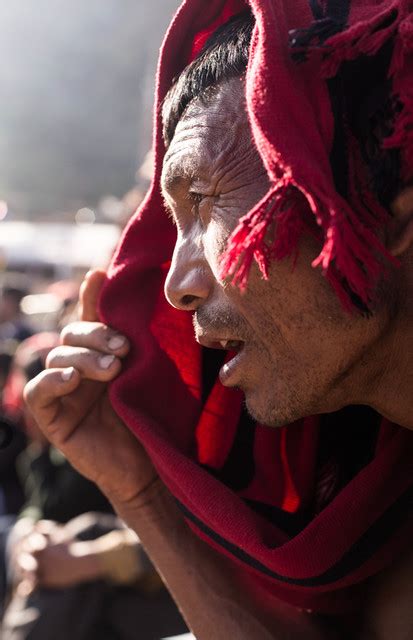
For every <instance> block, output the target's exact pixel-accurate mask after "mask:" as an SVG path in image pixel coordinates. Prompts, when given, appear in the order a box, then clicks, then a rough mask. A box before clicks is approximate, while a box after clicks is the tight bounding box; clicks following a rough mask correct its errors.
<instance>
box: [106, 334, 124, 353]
mask: <svg viewBox="0 0 413 640" xmlns="http://www.w3.org/2000/svg"><path fill="white" fill-rule="evenodd" d="M125 342H126V340H125V338H124V337H123V336H112V338H110V340H108V347H109V349H113V351H116V349H120V348H121V347H123V345H124V344H125Z"/></svg>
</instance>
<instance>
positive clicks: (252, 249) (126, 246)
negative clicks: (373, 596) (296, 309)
mask: <svg viewBox="0 0 413 640" xmlns="http://www.w3.org/2000/svg"><path fill="white" fill-rule="evenodd" d="M249 4H250V5H251V8H252V10H253V12H254V14H255V17H256V21H257V27H256V30H255V35H254V37H253V44H252V53H251V60H250V65H249V70H248V76H247V100H248V108H249V112H250V117H251V121H252V125H253V132H254V137H255V140H256V143H257V146H258V148H259V151H260V153H261V155H262V157H263V160H264V163H265V165H266V167H267V170H268V173H269V176H270V178H271V181H272V187H271V190H270V192H269V193H268V194H267V197H266V198H265V199H264V200H265V202H262V203H260V205H259V206H257V207H256V208H255V209H254V210H253V212H250V213H249V214H248V215H247V216H246V217H245V219H244V220H243V221H242V222H241V225H240V227H239V228H238V230H236V232H235V234H234V236H233V238H232V244H231V246H230V248H229V251H228V253H227V260H226V263H225V265H224V267H225V268H226V269H227V270H229V271H231V272H232V273H234V275H235V276H237V277H238V279H239V280H240V282H241V284H244V285H245V282H246V278H247V275H248V265H249V263H250V262H251V260H252V259H254V258H255V259H256V260H257V261H258V263H259V265H260V268H261V269H262V271H263V273H264V274H266V273H267V270H268V267H269V262H270V260H272V259H274V258H275V259H280V258H282V257H283V256H284V255H286V254H287V253H289V252H291V251H292V250H293V249H294V246H295V241H296V239H297V234H298V233H299V232H300V228H301V224H302V201H303V200H305V202H306V203H307V205H306V206H307V208H308V210H309V211H310V212H312V213H313V214H314V216H315V218H316V222H317V225H318V227H319V232H320V238H321V241H322V242H321V244H322V246H323V248H322V251H321V253H320V258H319V260H318V263H320V264H321V265H322V266H323V268H324V271H325V273H326V275H327V277H328V278H329V279H330V281H331V282H332V284H333V286H335V288H336V290H337V292H338V294H339V295H340V298H341V300H342V302H343V303H344V304H346V305H347V306H349V305H350V302H349V291H352V292H353V293H354V294H356V295H357V296H358V298H359V299H360V300H362V301H363V302H368V301H369V299H370V298H371V292H372V291H373V289H374V284H375V282H376V278H377V276H378V274H379V273H380V272H381V270H382V269H384V268H385V263H386V260H387V259H388V256H386V253H385V251H384V249H383V247H381V245H380V242H379V241H378V240H377V236H376V231H377V229H378V228H379V227H380V225H382V224H384V223H385V222H386V219H387V213H386V212H385V211H384V210H383V209H382V208H381V207H380V206H379V205H378V203H377V202H375V201H374V202H373V199H372V198H371V194H368V193H367V191H366V188H365V185H360V184H357V182H356V181H357V179H358V178H357V176H359V175H360V172H359V171H353V173H352V172H351V171H350V173H349V176H350V186H352V190H351V189H350V191H349V196H348V198H347V199H345V198H344V197H343V196H342V195H339V194H338V193H337V191H336V189H335V186H334V178H333V170H332V167H331V164H330V161H331V157H330V151H331V146H332V144H333V137H334V118H333V113H332V109H331V104H330V98H329V93H328V88H327V84H326V81H325V80H324V78H325V77H327V76H329V77H332V76H334V75H335V74H336V73H337V70H338V69H339V67H340V65H341V63H342V62H343V61H345V60H351V59H353V58H356V57H357V56H360V55H361V54H367V55H369V56H370V55H375V54H376V53H377V52H378V51H379V49H380V48H381V47H382V46H383V44H385V43H387V42H390V43H392V58H391V65H390V74H391V76H390V77H391V83H392V90H393V91H394V93H395V95H397V97H398V99H399V101H400V102H399V105H400V108H399V109H398V111H397V119H396V120H395V122H394V131H393V135H392V137H391V138H389V139H388V140H387V141H386V144H387V145H388V146H391V145H393V146H397V147H400V148H401V150H402V161H403V171H404V176H405V179H406V181H407V180H410V179H411V178H412V177H413V175H412V171H413V158H412V155H413V152H412V149H413V127H412V121H413V115H412V114H413V109H412V105H413V98H412V86H411V84H412V83H409V82H407V81H406V78H407V77H408V72H409V70H411V69H412V67H411V60H412V44H413V37H412V33H413V30H412V24H413V23H412V10H413V8H412V7H413V3H412V2H411V1H410V2H408V1H403V0H399V1H397V0H394V1H391V0H382V1H381V2H380V1H377V0H364V1H362V0H358V1H355V0H353V1H350V0H340V1H338V2H337V1H333V0H325V1H324V2H320V3H317V2H315V1H312V2H310V3H308V2H307V0H295V1H294V2H289V1H288V0H283V1H282V0H250V3H249ZM243 8H245V3H244V2H242V1H241V0H227V1H225V0H209V1H208V2H204V0H186V1H185V2H184V3H183V5H182V7H181V9H180V10H179V12H178V14H177V15H176V16H175V18H174V20H173V22H172V24H171V27H170V29H169V31H168V34H167V36H166V39H165V42H164V45H163V49H162V53H161V59H160V64H159V70H158V78H157V97H156V113H159V105H160V102H161V101H162V99H163V97H164V95H165V93H166V91H167V90H168V88H169V86H170V84H171V81H172V78H173V77H174V76H175V75H176V74H177V73H178V72H179V71H180V70H181V69H182V68H183V67H184V66H185V65H186V64H187V62H188V61H189V60H190V59H191V58H192V57H193V56H194V55H195V54H196V52H197V51H199V49H200V47H202V45H203V43H204V42H205V40H206V38H207V37H208V35H209V33H211V31H213V30H214V29H215V28H216V26H218V25H219V24H220V23H221V22H222V21H224V20H226V19H227V18H228V17H229V16H230V15H232V14H233V13H236V12H238V11H240V10H242V9H243ZM280 95H282V96H283V98H284V97H285V99H283V100H280V99H279V96H280ZM286 131H288V136H286V135H285V132H286ZM154 144H155V155H156V162H155V177H154V181H153V185H152V187H151V190H150V192H149V194H148V196H147V198H146V200H145V202H144V204H143V206H142V207H141V209H140V211H139V212H138V214H137V215H136V216H135V217H134V218H133V220H132V221H131V223H130V224H129V227H128V228H127V230H126V232H125V234H124V236H123V240H122V242H121V245H120V247H119V249H118V251H117V254H116V256H115V258H114V261H113V264H112V266H111V269H110V272H109V278H108V282H107V284H106V287H105V289H104V292H103V296H102V300H101V311H102V318H103V320H104V321H106V322H107V323H109V324H110V325H112V326H113V327H116V328H117V329H118V330H119V331H121V332H123V333H124V334H125V335H127V336H128V337H129V339H130V341H131V343H132V345H133V348H132V352H131V354H130V356H129V358H128V360H127V363H126V366H125V369H124V371H123V373H122V374H121V375H120V376H119V378H118V379H117V380H116V381H115V382H114V383H113V384H112V388H111V397H112V401H113V404H114V407H115V409H116V410H117V412H118V413H119V415H120V416H121V417H122V419H123V420H124V421H125V422H126V424H127V425H128V426H129V427H130V429H131V430H132V431H133V432H134V433H135V434H136V436H137V437H138V438H139V439H140V440H141V441H142V442H143V443H144V445H145V447H146V449H147V450H148V452H149V454H150V456H151V457H152V459H153V461H154V463H155V465H156V467H157V469H158V470H159V473H160V475H161V477H162V478H163V480H164V481H165V483H166V484H167V486H168V487H169V489H170V490H171V492H172V493H173V495H174V496H175V497H176V499H177V502H178V504H179V506H180V507H181V509H182V512H183V513H184V515H185V517H186V519H187V521H188V522H189V524H190V525H191V527H193V529H194V531H196V533H198V534H199V535H200V536H201V537H202V538H203V539H205V540H206V541H207V542H208V543H209V544H211V545H212V546H214V547H215V548H216V549H218V550H219V551H220V552H222V553H224V554H225V555H227V556H228V557H230V558H232V559H233V561H234V563H235V566H236V567H237V568H238V571H239V576H240V580H242V581H244V582H245V588H250V589H251V590H254V591H256V592H257V593H258V594H259V596H260V598H265V597H267V598H268V599H269V600H271V598H272V597H279V598H282V599H284V600H285V601H287V602H290V603H292V604H294V605H296V606H299V607H302V608H306V609H307V608H311V609H315V610H319V611H335V610H340V609H343V608H345V607H347V606H350V605H351V604H352V603H354V601H355V599H356V598H355V596H357V602H358V603H360V602H361V599H360V584H361V583H362V581H363V580H365V579H366V578H367V577H369V576H371V575H373V574H375V573H376V572H378V571H379V570H381V569H382V568H384V567H386V566H387V565H388V564H389V563H391V562H392V560H393V559H394V558H395V557H396V556H397V555H398V554H399V553H400V551H401V550H402V549H404V548H405V547H406V545H407V544H408V543H409V541H410V540H411V535H412V533H413V519H412V508H411V506H412V497H413V469H412V453H413V437H412V436H413V434H412V433H410V432H408V431H407V430H404V429H401V428H399V427H397V426H392V425H389V424H388V423H386V422H385V421H382V422H381V423H380V424H377V423H376V422H375V417H374V415H373V413H372V412H370V411H369V410H367V409H364V410H361V409H360V410H352V409H348V410H346V411H344V412H340V414H337V415H335V416H330V418H329V417H324V418H322V419H319V418H313V417H309V418H306V419H304V420H302V421H300V422H299V423H296V424H294V425H290V426H288V427H284V428H282V429H278V430H274V429H269V428H266V427H265V426H260V425H254V424H253V423H252V422H251V420H250V419H249V418H248V417H247V416H245V415H244V414H243V411H242V409H241V400H242V399H241V397H240V394H239V393H238V392H237V391H234V390H230V389H226V388H224V387H222V386H221V385H220V383H219V382H217V383H216V384H215V386H214V387H213V390H212V392H211V393H210V395H209V398H208V400H207V402H206V404H205V405H204V406H203V403H202V401H201V396H202V352H201V348H200V347H199V346H198V345H197V344H196V342H195V340H194V337H193V329H192V323H191V318H190V315H189V314H186V313H184V312H179V311H177V310H175V309H172V308H171V307H169V306H168V304H167V303H166V301H165V298H164V295H163V282H164V278H165V274H166V271H167V268H168V264H169V261H170V258H171V254H172V249H173V245H174V240H175V229H174V227H173V226H172V224H171V223H170V221H169V219H168V217H167V215H166V214H165V212H164V208H163V203H162V198H161V196H160V190H159V177H160V171H161V164H162V158H163V155H164V146H163V142H162V139H161V126H160V121H159V118H158V117H157V118H156V120H155V140H154ZM298 151H300V152H299V153H298ZM349 153H350V152H349ZM354 157H356V156H354ZM354 157H353V156H352V158H349V160H351V159H353V160H354ZM349 164H350V168H351V166H354V163H353V165H352V164H351V162H349ZM352 176H353V178H354V180H353V183H352V184H351V180H352ZM292 187H294V191H295V190H298V191H299V192H300V193H301V194H302V195H303V196H304V198H302V197H301V200H300V202H301V204H300V206H292V207H290V208H289V209H288V210H285V211H284V214H283V215H284V220H282V221H279V222H278V225H277V238H276V239H275V241H274V243H273V246H271V247H265V245H264V244H263V236H262V234H261V235H260V234H259V233H258V232H257V222H262V221H264V222H266V224H267V223H268V224H269V223H270V222H271V220H272V219H273V218H272V216H273V213H274V210H275V209H276V208H277V206H278V207H279V206H280V205H281V204H282V202H283V200H284V199H285V198H286V197H289V195H291V188H292ZM361 189H362V190H363V194H364V196H365V198H364V199H363V202H364V204H363V205H362V204H361V202H360V198H357V197H356V196H357V195H358V196H359V195H360V190H361ZM365 205H367V206H365ZM269 211H270V212H271V215H268V216H267V214H268V212H269ZM265 216H267V218H266V217H265ZM263 228H264V232H265V228H266V227H265V225H264V227H263ZM240 258H241V261H240ZM361 264H362V265H363V267H361V266H360V265H361ZM329 419H330V421H333V425H331V424H327V422H328V420H329ZM355 427H357V428H355ZM331 429H334V430H335V431H334V433H335V436H336V437H335V438H334V439H333V441H332V442H330V443H329V444H328V443H327V444H328V446H327V445H326V433H331V432H332V431H331ZM361 591H362V588H361Z"/></svg>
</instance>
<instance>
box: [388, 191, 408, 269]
mask: <svg viewBox="0 0 413 640" xmlns="http://www.w3.org/2000/svg"><path fill="white" fill-rule="evenodd" d="M391 210H392V213H393V219H392V220H391V222H390V224H389V226H388V229H387V243H386V244H387V249H388V250H389V251H390V253H391V254H392V255H394V256H396V257H399V256H401V255H402V254H403V253H405V252H406V251H407V250H408V249H409V248H410V247H412V246H413V187H407V189H404V191H402V192H401V193H400V194H399V195H398V196H397V198H396V199H395V200H394V201H393V203H392V205H391Z"/></svg>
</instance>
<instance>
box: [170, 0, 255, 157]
mask: <svg viewBox="0 0 413 640" xmlns="http://www.w3.org/2000/svg"><path fill="white" fill-rule="evenodd" d="M253 28H254V18H253V16H252V13H251V11H248V10H246V11H243V12H242V13H239V14H237V15H236V16H234V17H232V18H230V20H228V22H226V23H225V24H223V25H222V26H221V27H219V28H218V29H217V30H216V31H214V33H213V34H212V36H211V37H210V38H209V39H208V41H207V43H206V45H205V46H204V48H203V49H202V51H201V53H200V54H199V56H198V57H197V58H196V59H195V60H193V62H191V64H189V65H188V66H187V67H186V68H185V69H184V70H183V71H182V73H181V74H180V75H179V76H178V77H177V78H176V79H175V80H174V83H173V84H172V87H171V88H170V89H169V91H168V93H167V95H166V97H165V100H164V103H163V109H162V119H163V138H164V141H165V145H166V146H167V147H168V146H169V145H170V143H171V140H172V138H173V136H174V133H175V129H176V126H177V124H178V122H179V120H180V119H181V118H182V116H183V114H184V112H185V110H186V108H187V107H188V105H189V104H190V103H191V102H192V100H194V99H195V98H202V97H203V96H205V95H206V94H207V93H208V90H209V89H211V88H216V87H217V86H219V85H220V84H222V83H223V82H227V81H228V80H231V79H232V78H240V77H241V76H243V75H244V74H245V72H246V69H247V65H248V56H249V48H250V42H251V35H252V30H253Z"/></svg>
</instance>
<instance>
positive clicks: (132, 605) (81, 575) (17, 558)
mask: <svg viewBox="0 0 413 640" xmlns="http://www.w3.org/2000/svg"><path fill="white" fill-rule="evenodd" d="M0 275H1V279H0V619H1V623H0V624H1V630H0V637H1V638H2V640H49V639H50V640H52V639H53V640H54V639H55V638H56V637H58V638H59V640H69V639H70V640H129V639H130V640H132V639H133V640H136V638H139V639H140V640H146V639H148V640H149V639H154V640H157V639H160V638H164V637H166V636H172V635H175V634H178V633H183V632H184V631H185V630H186V628H185V625H184V623H183V621H182V619H181V617H180V614H179V613H178V611H177V609H176V607H175V605H174V604H173V602H172V600H171V598H170V596H169V595H168V593H167V592H166V590H165V589H164V587H163V585H162V582H161V580H160V578H159V576H158V575H157V573H156V571H155V570H154V568H153V566H152V565H151V563H150V561H149V559H148V558H147V557H146V555H145V553H144V552H143V550H142V548H141V546H140V543H139V540H138V539H137V537H136V535H135V534H134V533H133V532H131V531H130V530H129V529H127V528H126V526H125V525H124V523H123V522H121V521H120V520H119V518H118V517H117V516H116V514H115V513H114V512H113V510H112V508H111V505H110V504H109V503H108V502H107V500H106V499H105V497H104V496H103V495H102V494H101V493H100V492H99V490H98V489H97V488H96V486H95V485H93V484H92V483H90V482H89V481H88V480H86V479H85V478H83V477H82V476H81V475H79V474H78V473H77V472H76V471H75V470H74V469H73V468H72V467H71V466H70V465H69V463H68V462H67V461H66V460H65V458H64V457H63V455H62V454H61V453H60V452H59V451H58V450H56V449H54V448H53V447H52V446H50V445H49V443H48V442H47V441H45V439H44V438H43V436H42V434H41V432H40V431H39V429H38V428H37V426H36V424H35V422H34V421H33V419H32V417H31V416H30V414H29V413H28V411H27V410H26V408H25V405H24V401H23V389H24V386H25V384H26V382H27V381H28V380H30V379H32V378H33V377H34V376H36V375H37V374H38V373H40V372H41V371H42V369H43V368H44V366H45V362H46V358H47V354H48V352H49V351H50V350H51V349H52V348H54V347H55V346H56V345H57V344H58V343H59V332H60V330H61V328H62V327H63V326H65V325H66V324H67V323H68V322H69V321H71V320H72V319H74V318H76V314H77V308H76V305H77V298H78V290H79V285H80V280H81V276H82V274H78V276H79V277H78V278H75V279H73V280H67V281H61V282H52V283H51V282H48V283H45V284H44V285H43V287H44V288H43V290H41V289H40V290H39V283H37V284H36V287H35V288H34V284H33V279H32V278H30V276H29V275H28V274H27V273H25V274H22V273H12V272H7V271H4V272H3V273H2V274H0ZM36 296H38V297H39V299H40V300H45V299H47V301H48V304H49V307H48V310H46V311H45V310H44V309H43V312H42V313H38V314H37V315H36V314H32V315H30V314H28V313H25V309H33V301H34V298H35V297H36ZM45 296H46V298H45ZM51 298H53V301H54V302H53V305H50V300H51ZM28 301H29V302H31V304H28ZM34 307H35V308H37V310H39V309H41V305H37V306H36V305H34ZM51 309H52V311H51Z"/></svg>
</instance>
